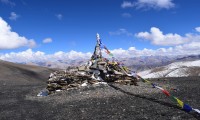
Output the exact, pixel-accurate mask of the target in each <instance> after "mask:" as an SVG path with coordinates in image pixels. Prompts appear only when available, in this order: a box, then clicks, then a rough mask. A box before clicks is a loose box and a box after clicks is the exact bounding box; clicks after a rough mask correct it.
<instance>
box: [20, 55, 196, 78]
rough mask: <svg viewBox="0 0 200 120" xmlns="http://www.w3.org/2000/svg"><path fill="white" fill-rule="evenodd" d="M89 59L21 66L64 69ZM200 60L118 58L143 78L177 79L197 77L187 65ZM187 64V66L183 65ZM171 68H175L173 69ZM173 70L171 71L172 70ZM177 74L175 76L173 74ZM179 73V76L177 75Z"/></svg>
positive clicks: (154, 57) (184, 58) (185, 57)
mask: <svg viewBox="0 0 200 120" xmlns="http://www.w3.org/2000/svg"><path fill="white" fill-rule="evenodd" d="M88 60H89V59H76V60H57V61H51V60H49V61H36V62H27V63H22V64H27V65H37V66H43V67H49V68H59V69H66V68H67V67H69V66H79V65H83V64H86V62H87V61H88ZM197 60H200V55H190V56H141V57H134V58H119V59H118V61H119V62H120V63H123V64H124V65H125V66H128V67H129V68H130V69H131V70H133V71H136V72H139V73H142V75H144V76H145V77H150V78H155V77H178V76H198V75H199V74H198V73H196V71H198V70H199V67H200V63H198V65H196V66H195V65H191V66H190V65H189V63H193V62H194V63H196V62H195V61H197ZM185 64H187V65H185ZM173 66H176V67H174V68H173ZM172 68H173V69H172ZM192 71H194V72H192ZM175 73H177V74H175ZM178 73H179V75H178Z"/></svg>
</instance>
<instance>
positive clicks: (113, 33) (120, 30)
mask: <svg viewBox="0 0 200 120" xmlns="http://www.w3.org/2000/svg"><path fill="white" fill-rule="evenodd" d="M109 34H110V35H127V36H134V35H133V34H132V33H130V32H128V31H127V30H126V29H124V28H121V29H119V30H117V31H114V32H109Z"/></svg>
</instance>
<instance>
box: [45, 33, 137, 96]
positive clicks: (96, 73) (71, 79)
mask: <svg viewBox="0 0 200 120" xmlns="http://www.w3.org/2000/svg"><path fill="white" fill-rule="evenodd" d="M101 44H102V43H101V39H100V36H99V34H97V44H96V46H95V50H94V53H93V55H92V57H91V59H90V60H89V61H88V62H87V63H86V64H85V65H81V66H79V67H73V68H72V67H71V68H70V67H69V68H67V69H66V70H63V71H55V72H53V73H51V74H50V76H49V79H48V81H47V90H48V94H51V93H53V92H55V91H59V90H67V89H71V88H75V87H76V88H77V87H80V86H86V85H92V84H96V83H100V82H106V83H110V82H115V83H120V84H124V85H137V77H136V75H135V74H134V73H131V71H130V70H129V69H128V68H127V67H125V66H123V65H120V63H119V62H117V61H114V60H112V61H109V60H108V59H106V58H104V57H102V53H101V48H102V47H101Z"/></svg>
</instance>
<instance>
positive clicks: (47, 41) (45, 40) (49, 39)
mask: <svg viewBox="0 0 200 120" xmlns="http://www.w3.org/2000/svg"><path fill="white" fill-rule="evenodd" d="M52 41H53V40H52V39H51V38H45V39H44V40H43V41H42V42H43V43H51V42H52Z"/></svg>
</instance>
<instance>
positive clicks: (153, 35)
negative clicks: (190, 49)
mask: <svg viewBox="0 0 200 120" xmlns="http://www.w3.org/2000/svg"><path fill="white" fill-rule="evenodd" d="M136 37H138V38H142V39H146V40H150V41H151V42H152V44H154V45H162V46H173V45H180V44H183V43H187V42H188V41H189V36H186V37H182V36H181V35H179V34H176V33H175V34H173V33H168V34H165V35H164V34H163V32H162V31H160V29H159V28H156V27H152V28H151V30H150V32H139V33H137V34H136Z"/></svg>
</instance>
